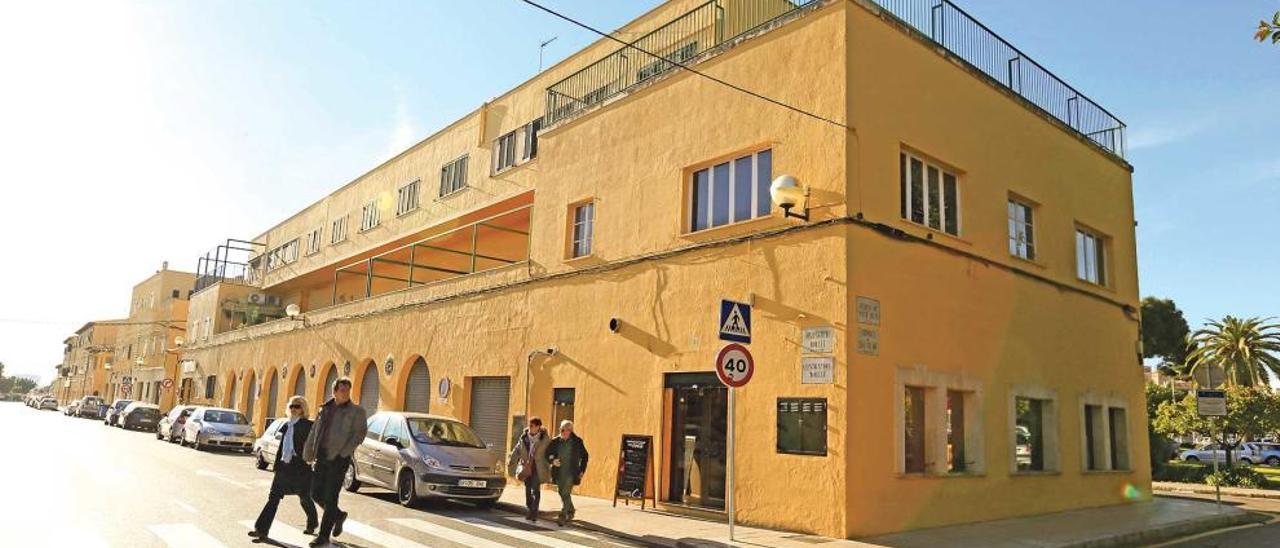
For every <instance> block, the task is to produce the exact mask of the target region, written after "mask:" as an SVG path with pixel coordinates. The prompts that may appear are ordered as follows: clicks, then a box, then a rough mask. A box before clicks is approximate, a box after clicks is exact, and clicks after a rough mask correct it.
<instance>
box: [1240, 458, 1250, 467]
mask: <svg viewBox="0 0 1280 548" xmlns="http://www.w3.org/2000/svg"><path fill="white" fill-rule="evenodd" d="M1240 462H1243V463H1244V464H1245V466H1253V461H1251V460H1249V459H1240Z"/></svg>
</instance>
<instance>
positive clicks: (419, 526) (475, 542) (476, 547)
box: [387, 518, 510, 548]
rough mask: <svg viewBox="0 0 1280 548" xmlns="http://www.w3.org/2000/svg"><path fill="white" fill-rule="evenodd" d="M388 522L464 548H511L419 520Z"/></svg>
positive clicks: (404, 519)
mask: <svg viewBox="0 0 1280 548" xmlns="http://www.w3.org/2000/svg"><path fill="white" fill-rule="evenodd" d="M387 521H389V522H391V523H394V524H396V525H402V526H404V527H408V528H410V529H413V530H415V531H420V532H423V533H426V534H428V535H431V536H434V537H439V538H442V539H445V540H451V541H453V542H456V543H458V544H461V545H463V546H470V547H471V548H510V547H509V545H506V544H499V543H496V542H493V541H491V540H489V539H486V538H481V537H477V536H475V535H471V534H467V533H464V532H462V531H457V530H454V529H450V528H448V527H445V526H443V525H437V524H434V523H431V522H429V521H426V520H422V519H417V518H387Z"/></svg>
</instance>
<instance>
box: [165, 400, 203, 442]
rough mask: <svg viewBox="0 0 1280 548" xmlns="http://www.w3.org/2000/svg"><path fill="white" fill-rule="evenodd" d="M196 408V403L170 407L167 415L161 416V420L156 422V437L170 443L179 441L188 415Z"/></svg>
mask: <svg viewBox="0 0 1280 548" xmlns="http://www.w3.org/2000/svg"><path fill="white" fill-rule="evenodd" d="M195 408H196V406H194V405H179V406H177V407H174V408H173V409H170V410H169V412H168V413H166V414H165V416H163V417H160V422H158V423H156V439H158V440H164V441H167V442H169V443H173V442H176V441H178V438H179V437H180V434H181V433H182V426H183V425H184V424H186V422H187V415H190V414H191V412H192V411H194V410H195Z"/></svg>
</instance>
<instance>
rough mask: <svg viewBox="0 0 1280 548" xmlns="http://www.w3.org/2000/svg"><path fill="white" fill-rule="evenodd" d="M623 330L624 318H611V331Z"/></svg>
mask: <svg viewBox="0 0 1280 548" xmlns="http://www.w3.org/2000/svg"><path fill="white" fill-rule="evenodd" d="M619 331H622V320H619V319H617V318H609V332H610V333H617V332H619Z"/></svg>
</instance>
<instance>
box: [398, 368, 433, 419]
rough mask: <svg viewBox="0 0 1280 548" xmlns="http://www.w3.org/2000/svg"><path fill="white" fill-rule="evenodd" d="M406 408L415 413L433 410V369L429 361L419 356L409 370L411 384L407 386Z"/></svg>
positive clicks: (405, 395) (405, 394)
mask: <svg viewBox="0 0 1280 548" xmlns="http://www.w3.org/2000/svg"><path fill="white" fill-rule="evenodd" d="M404 410H405V411H412V412H415V413H430V412H431V371H430V370H428V369H427V361H426V360H424V359H422V358H418V360H417V361H415V362H413V368H412V369H410V370H409V385H408V386H407V387H405V393H404Z"/></svg>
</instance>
